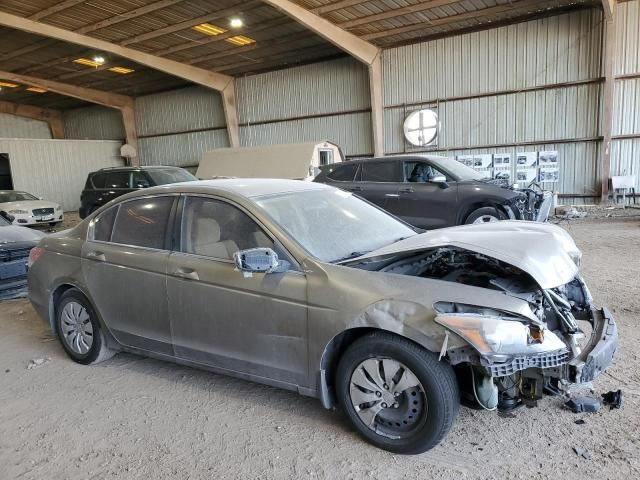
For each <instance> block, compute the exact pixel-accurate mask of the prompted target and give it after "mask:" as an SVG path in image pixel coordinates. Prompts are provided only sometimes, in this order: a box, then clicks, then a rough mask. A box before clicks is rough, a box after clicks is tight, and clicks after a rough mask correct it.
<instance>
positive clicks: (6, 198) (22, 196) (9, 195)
mask: <svg viewBox="0 0 640 480" xmlns="http://www.w3.org/2000/svg"><path fill="white" fill-rule="evenodd" d="M25 200H38V199H37V198H36V197H34V196H33V195H31V194H30V193H27V192H2V193H0V203H6V202H23V201H25Z"/></svg>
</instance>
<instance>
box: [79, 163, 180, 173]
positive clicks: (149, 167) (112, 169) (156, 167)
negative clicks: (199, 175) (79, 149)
mask: <svg viewBox="0 0 640 480" xmlns="http://www.w3.org/2000/svg"><path fill="white" fill-rule="evenodd" d="M167 168H174V169H175V168H182V167H176V166H174V165H144V166H139V167H124V166H123V167H105V168H101V169H100V170H96V171H95V172H91V173H92V174H94V173H102V172H115V171H118V170H159V169H167Z"/></svg>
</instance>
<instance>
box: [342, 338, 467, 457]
mask: <svg viewBox="0 0 640 480" xmlns="http://www.w3.org/2000/svg"><path fill="white" fill-rule="evenodd" d="M336 390H337V394H338V401H339V402H340V405H341V407H342V409H343V410H344V411H345V413H346V414H347V416H348V417H349V419H350V420H351V422H352V423H353V425H354V426H355V428H356V430H357V431H358V432H359V433H360V435H362V436H363V437H364V438H365V439H366V440H368V441H369V442H371V443H372V444H374V445H376V446H377V447H379V448H382V449H384V450H388V451H390V452H394V453H402V454H417V453H422V452H425V451H427V450H429V449H431V448H433V447H435V446H436V445H437V444H438V443H439V442H440V441H441V440H442V439H443V438H444V436H445V435H446V434H447V433H448V431H449V430H450V429H451V426H452V425H453V422H454V419H455V417H456V415H457V413H458V407H459V404H460V395H459V392H458V384H457V381H456V377H455V374H454V372H453V369H452V368H451V366H450V365H448V364H446V363H443V362H439V361H438V357H437V355H435V354H433V353H431V352H429V351H427V350H425V349H423V348H421V347H420V346H418V345H416V344H414V343H412V342H410V341H409V340H407V339H405V338H402V337H397V336H394V335H389V334H386V333H372V334H369V335H366V336H364V337H362V338H360V339H358V340H356V341H355V342H354V343H353V344H352V345H351V346H349V348H348V349H347V351H346V352H345V353H344V355H343V356H342V358H341V359H340V362H339V364H338V369H337V374H336Z"/></svg>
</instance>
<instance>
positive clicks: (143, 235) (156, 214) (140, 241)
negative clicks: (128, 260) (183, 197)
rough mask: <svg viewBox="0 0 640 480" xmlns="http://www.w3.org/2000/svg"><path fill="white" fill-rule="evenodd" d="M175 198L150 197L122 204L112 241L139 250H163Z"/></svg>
mask: <svg viewBox="0 0 640 480" xmlns="http://www.w3.org/2000/svg"><path fill="white" fill-rule="evenodd" d="M175 198H176V197H173V196H162V197H149V198H141V199H139V200H131V201H129V202H123V203H121V204H120V209H119V210H118V215H117V216H116V221H115V225H114V227H113V233H112V234H111V241H112V242H114V243H121V244H124V245H134V246H137V247H146V248H155V249H164V248H165V243H166V239H167V233H168V228H169V217H170V216H171V207H172V206H173V202H174V199H175Z"/></svg>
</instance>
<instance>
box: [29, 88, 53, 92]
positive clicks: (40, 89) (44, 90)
mask: <svg viewBox="0 0 640 480" xmlns="http://www.w3.org/2000/svg"><path fill="white" fill-rule="evenodd" d="M26 90H28V91H29V92H34V93H46V92H47V91H48V90H47V89H46V88H40V87H27V88H26Z"/></svg>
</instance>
